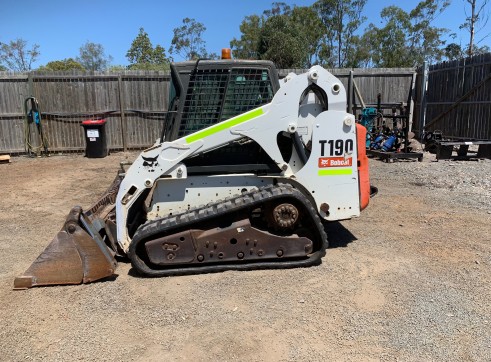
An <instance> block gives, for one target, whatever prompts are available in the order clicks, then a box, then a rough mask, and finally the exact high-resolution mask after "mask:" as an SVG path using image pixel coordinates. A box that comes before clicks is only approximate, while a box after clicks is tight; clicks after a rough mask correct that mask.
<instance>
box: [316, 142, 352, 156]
mask: <svg viewBox="0 0 491 362" xmlns="http://www.w3.org/2000/svg"><path fill="white" fill-rule="evenodd" d="M319 143H320V144H321V156H322V157H324V156H342V155H344V154H345V153H347V154H348V155H351V154H352V153H353V148H354V142H353V140H352V139H347V140H342V139H338V140H319Z"/></svg>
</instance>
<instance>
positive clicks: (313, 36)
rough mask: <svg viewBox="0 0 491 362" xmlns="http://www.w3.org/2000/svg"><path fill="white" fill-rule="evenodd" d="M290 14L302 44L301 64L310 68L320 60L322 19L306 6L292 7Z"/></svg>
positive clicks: (322, 30) (322, 34) (322, 37)
mask: <svg viewBox="0 0 491 362" xmlns="http://www.w3.org/2000/svg"><path fill="white" fill-rule="evenodd" d="M290 16H291V22H292V25H293V27H294V28H295V29H296V31H297V38H298V40H299V41H300V44H301V46H302V57H303V59H302V64H301V66H302V67H303V68H310V67H311V66H312V65H314V64H317V63H319V62H320V61H321V59H320V58H321V57H320V52H321V49H322V44H323V39H324V33H325V32H324V27H323V24H322V21H321V19H320V17H319V16H318V14H317V12H316V11H315V10H314V9H313V8H312V7H307V6H303V7H295V8H293V10H292V12H291V15H290Z"/></svg>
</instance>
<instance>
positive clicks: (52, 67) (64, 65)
mask: <svg viewBox="0 0 491 362" xmlns="http://www.w3.org/2000/svg"><path fill="white" fill-rule="evenodd" d="M38 70H42V71H64V70H85V68H84V67H83V66H82V64H80V63H79V62H77V61H76V60H74V59H73V58H67V59H63V60H54V61H51V62H48V63H47V64H46V65H45V66H41V67H39V68H38Z"/></svg>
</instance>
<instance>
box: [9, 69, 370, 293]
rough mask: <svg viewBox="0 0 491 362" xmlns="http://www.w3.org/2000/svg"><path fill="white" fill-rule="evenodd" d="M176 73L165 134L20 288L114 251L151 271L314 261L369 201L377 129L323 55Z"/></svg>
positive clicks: (97, 262) (102, 268)
mask: <svg viewBox="0 0 491 362" xmlns="http://www.w3.org/2000/svg"><path fill="white" fill-rule="evenodd" d="M171 78H172V79H171V85H170V91H169V92H170V102H169V112H168V114H167V116H166V122H165V124H164V125H163V131H162V136H161V137H160V139H159V140H158V141H157V142H156V143H155V144H154V145H153V146H152V147H150V148H148V149H146V150H144V151H143V152H142V153H141V154H140V156H139V157H138V158H137V159H136V160H135V161H134V162H133V163H132V165H131V166H130V167H129V168H128V170H127V171H126V172H122V173H120V174H119V175H118V176H117V177H116V179H115V180H114V182H113V184H112V186H111V187H110V188H109V189H108V191H107V192H106V193H105V194H104V195H103V197H102V198H101V199H100V200H99V201H98V202H97V203H96V204H95V205H94V206H93V207H92V208H90V209H89V210H87V211H85V212H83V211H82V209H81V208H80V207H75V208H73V209H72V210H71V212H70V213H69V215H68V217H67V219H66V222H65V224H64V225H63V227H62V229H61V231H60V232H59V233H58V234H57V235H56V237H55V238H54V240H53V241H52V242H51V244H50V245H49V246H48V247H47V248H46V250H45V251H44V252H43V253H42V254H41V255H40V256H39V257H38V259H37V260H36V261H34V263H33V264H32V265H31V267H30V268H29V269H28V270H27V271H26V272H25V273H24V275H22V276H20V277H17V278H16V279H15V282H14V288H15V289H25V288H30V287H33V286H42V285H57V284H79V283H89V282H93V281H95V280H99V279H102V278H105V277H108V276H111V275H112V274H113V273H114V270H115V268H116V264H117V263H116V259H115V256H127V257H128V258H129V259H130V260H131V263H132V266H133V267H134V268H135V269H136V270H137V271H138V272H139V273H141V274H143V275H147V276H168V275H176V274H191V273H202V272H214V271H222V270H230V269H233V270H247V269H255V268H282V267H296V266H308V265H313V264H317V263H319V262H320V259H321V257H322V256H323V255H324V253H325V250H326V247H327V236H326V233H325V231H324V228H323V223H322V221H323V220H341V219H349V218H352V217H356V216H359V214H360V211H361V210H362V209H363V208H365V207H366V206H367V205H368V201H369V198H370V184H369V175H368V159H367V158H366V154H365V139H366V134H365V132H366V131H365V128H364V127H361V126H358V125H356V124H355V118H354V116H353V115H352V114H348V113H346V92H345V89H344V87H343V85H342V84H341V82H340V81H339V80H338V79H336V78H335V77H334V76H333V75H331V74H330V73H329V72H327V71H326V70H324V69H323V68H322V67H319V66H314V67H312V68H311V69H310V70H309V71H308V72H306V73H304V74H302V75H294V74H289V75H288V76H287V77H286V78H285V79H283V80H282V81H281V82H280V81H279V79H278V75H277V72H276V69H275V68H274V65H273V64H272V63H271V62H266V61H237V60H218V61H217V60H215V61H207V60H201V61H197V62H183V63H176V64H172V65H171Z"/></svg>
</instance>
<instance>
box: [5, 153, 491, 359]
mask: <svg viewBox="0 0 491 362" xmlns="http://www.w3.org/2000/svg"><path fill="white" fill-rule="evenodd" d="M135 155H136V154H134V153H127V154H125V153H116V154H112V155H111V156H109V157H107V158H105V159H86V158H84V157H82V156H80V155H68V156H53V157H51V158H49V159H28V158H24V157H17V158H13V160H12V163H11V164H3V165H0V187H1V189H2V197H1V199H0V228H1V230H2V233H1V235H0V290H1V293H0V305H1V308H0V327H1V328H0V351H2V353H1V354H0V360H2V361H3V360H4V361H20V360H23V361H26V360H43V361H44V360H48V361H60V360H76V359H81V360H88V361H217V360H219V361H235V360H240V361H325V360H340V361H341V360H345V361H371V360H374V361H379V360H382V361H395V360H403V361H441V360H466V361H489V360H491V304H490V303H489V301H490V300H491V236H490V234H491V233H490V232H491V227H490V225H491V177H490V176H491V161H490V160H484V161H478V162H477V161H466V162H464V161H461V162H455V161H444V162H443V161H440V162H434V161H433V160H434V157H433V156H432V155H428V154H425V160H424V161H423V162H420V163H418V162H396V163H392V164H386V163H383V162H380V161H377V160H371V161H370V162H371V175H372V183H373V184H375V185H376V186H378V188H379V194H378V195H377V197H376V198H374V199H372V200H371V204H370V206H369V207H368V208H367V209H366V210H365V211H364V212H363V213H362V215H361V217H360V218H358V219H353V220H348V221H343V222H341V223H337V222H336V223H330V224H328V225H327V226H326V228H327V231H328V234H329V238H330V242H331V247H330V249H329V250H328V252H327V255H326V257H325V258H324V259H323V263H322V264H321V265H319V266H317V267H311V268H303V269H289V270H262V271H250V272H236V271H230V272H224V273H217V274H208V275H196V276H181V277H170V278H156V279H147V278H139V277H137V276H135V275H134V273H133V271H132V270H131V266H130V264H128V263H120V264H119V267H118V270H117V273H118V276H117V277H116V278H115V279H114V280H109V281H105V282H100V283H94V284H88V285H82V286H66V287H48V288H34V289H31V290H28V291H12V290H11V288H12V285H13V279H14V277H15V276H16V275H19V274H21V273H22V272H23V271H24V270H25V269H26V268H27V267H28V266H29V265H30V263H31V262H32V261H33V260H34V259H35V258H36V257H37V255H38V254H39V253H40V252H41V251H42V250H43V249H44V247H45V246H46V245H47V244H48V242H49V241H50V240H51V238H52V237H53V236H54V235H55V233H56V232H57V231H58V230H59V228H60V226H61V225H62V223H63V220H64V218H65V216H66V214H67V212H68V211H69V210H70V208H71V207H72V206H73V205H76V204H81V205H82V206H85V207H87V206H90V205H91V203H92V202H94V201H95V200H96V199H97V197H98V196H99V194H100V193H102V192H103V191H104V190H105V188H106V187H107V186H108V185H109V183H110V182H111V181H112V179H113V177H114V174H115V172H116V169H117V168H118V164H119V161H121V160H124V159H129V160H132V159H134V157H135Z"/></svg>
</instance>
